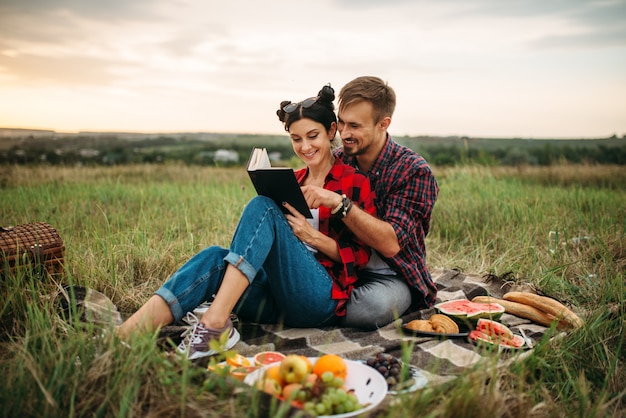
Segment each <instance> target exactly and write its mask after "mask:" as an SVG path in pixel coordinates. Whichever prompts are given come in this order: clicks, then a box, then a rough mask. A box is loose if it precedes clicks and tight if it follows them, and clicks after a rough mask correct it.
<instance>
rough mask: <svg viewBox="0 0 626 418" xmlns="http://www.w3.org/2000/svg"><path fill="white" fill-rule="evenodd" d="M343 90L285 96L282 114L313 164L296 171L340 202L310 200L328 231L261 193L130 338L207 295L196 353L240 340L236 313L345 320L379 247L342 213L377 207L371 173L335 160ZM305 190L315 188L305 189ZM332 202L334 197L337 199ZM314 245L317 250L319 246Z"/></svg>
mask: <svg viewBox="0 0 626 418" xmlns="http://www.w3.org/2000/svg"><path fill="white" fill-rule="evenodd" d="M334 99H335V92H334V90H333V89H332V87H330V85H327V86H324V87H323V88H322V90H320V92H319V94H318V96H317V97H312V98H309V99H306V100H304V101H302V102H299V103H291V102H289V101H284V102H282V103H281V106H280V109H279V110H278V111H277V112H276V113H277V115H278V118H279V120H280V121H281V122H282V123H283V124H284V128H285V130H286V131H287V132H289V135H290V137H291V142H292V146H293V150H294V152H295V153H296V155H297V156H298V157H300V158H301V159H302V161H304V163H305V164H306V168H304V169H301V170H298V171H296V178H297V179H298V182H299V183H300V185H301V186H308V187H307V188H305V189H306V190H308V189H313V190H315V189H318V188H320V189H321V188H323V189H325V190H321V191H320V190H318V193H317V195H319V194H320V193H321V194H325V195H326V196H327V197H328V196H329V194H330V196H331V197H335V200H334V202H337V204H336V205H333V207H324V206H319V205H316V203H315V202H314V201H308V200H307V203H308V204H309V206H310V207H311V208H313V211H316V210H317V211H318V216H319V230H317V229H315V228H314V227H313V226H312V225H311V224H310V223H309V222H308V221H307V219H306V218H305V217H304V216H303V215H302V214H300V213H299V212H297V211H296V210H295V209H294V208H293V207H292V206H291V205H289V204H288V203H284V206H285V207H286V208H287V209H288V211H289V213H288V214H287V215H285V214H283V212H282V211H281V210H280V208H279V207H278V206H277V205H276V204H275V203H274V202H273V201H272V200H271V199H269V198H266V197H262V196H258V197H255V198H254V199H252V200H251V201H250V202H249V203H248V205H247V206H246V207H245V209H244V211H243V214H242V215H241V219H240V220H239V224H238V225H237V229H236V230H235V234H234V236H233V240H232V242H231V246H230V248H229V249H226V248H221V247H217V246H213V247H208V248H206V249H204V250H202V251H201V252H200V253H198V254H196V255H195V256H194V257H193V258H191V259H190V260H189V261H188V262H187V263H185V264H184V265H183V266H182V267H181V268H180V269H179V270H178V271H177V272H176V273H174V274H173V275H172V276H171V277H170V279H169V280H168V281H167V282H166V283H165V284H164V285H163V286H162V287H161V288H160V289H158V290H157V292H156V293H155V294H154V295H153V296H152V297H151V298H150V299H149V300H148V302H147V303H146V304H145V305H143V306H142V307H141V308H140V309H139V310H138V311H137V312H136V313H135V314H133V315H132V316H131V317H130V318H129V319H128V320H127V321H126V322H125V323H124V324H122V325H121V326H120V327H119V329H118V334H119V335H120V336H121V337H122V338H124V337H126V336H128V335H129V334H130V333H131V332H132V331H134V330H136V329H138V328H139V329H144V330H148V331H154V330H155V329H156V328H157V327H159V326H163V325H167V324H170V323H172V322H175V321H178V320H180V319H181V318H182V317H183V316H184V315H185V314H186V313H187V312H189V311H192V310H193V309H194V308H195V307H196V306H198V305H200V304H201V303H202V302H204V301H207V300H210V299H211V298H213V300H212V303H211V305H210V306H209V308H208V309H207V311H206V312H205V313H204V314H203V315H202V317H201V318H200V320H199V322H198V323H197V324H196V325H194V327H193V328H192V330H191V333H190V334H189V335H188V337H187V338H186V339H185V341H183V342H182V343H181V345H180V346H179V351H181V352H184V353H187V355H188V356H189V358H190V359H196V358H200V357H204V356H208V355H212V354H215V351H214V350H211V349H210V348H209V342H210V341H211V340H215V339H219V337H220V335H222V334H223V333H228V341H227V343H226V345H225V347H223V348H224V349H225V350H227V349H230V348H232V346H234V345H235V344H236V343H237V341H238V340H239V334H238V332H237V330H236V329H235V328H234V327H233V324H232V322H231V320H230V313H231V312H235V313H236V314H237V315H238V316H239V317H240V318H241V319H242V320H247V321H255V322H260V323H277V322H279V321H282V322H283V323H284V324H286V325H288V326H292V327H316V326H329V325H334V324H337V323H338V321H339V318H340V317H341V316H343V315H345V304H346V302H347V301H348V299H349V297H350V292H351V290H352V288H353V286H354V283H355V282H356V280H357V275H356V270H357V269H359V268H361V267H363V266H365V265H366V264H367V262H368V260H369V255H370V250H369V248H368V247H366V246H364V245H363V244H362V243H361V242H359V241H358V240H356V239H355V237H354V236H353V235H352V233H351V232H350V231H349V230H348V229H347V228H345V226H344V225H343V222H342V221H341V218H342V217H343V216H345V214H346V213H347V212H348V211H349V210H350V208H351V207H352V205H353V204H355V205H359V207H361V208H362V209H363V210H365V211H367V212H368V213H372V214H373V213H374V212H375V209H374V202H373V195H372V193H371V191H370V184H369V181H368V179H367V178H366V177H365V176H364V175H363V174H361V173H359V172H356V170H355V169H354V168H352V167H350V166H348V165H346V164H344V163H342V162H341V161H340V160H339V159H335V158H334V156H333V154H332V151H331V142H332V141H333V139H334V137H335V134H336V132H337V117H336V115H335V113H334V105H333V100H334ZM305 197H306V193H305ZM330 201H333V199H330ZM309 248H312V249H313V251H311V250H310V249H309Z"/></svg>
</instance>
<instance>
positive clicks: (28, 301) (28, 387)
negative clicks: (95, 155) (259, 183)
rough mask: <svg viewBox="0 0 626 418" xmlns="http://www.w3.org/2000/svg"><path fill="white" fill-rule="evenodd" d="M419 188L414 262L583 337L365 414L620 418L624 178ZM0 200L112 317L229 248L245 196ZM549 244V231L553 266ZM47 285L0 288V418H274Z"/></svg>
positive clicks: (250, 397)
mask: <svg viewBox="0 0 626 418" xmlns="http://www.w3.org/2000/svg"><path fill="white" fill-rule="evenodd" d="M435 173H436V175H437V178H438V181H439V184H440V186H441V193H440V197H439V200H438V203H437V205H436V208H435V212H434V214H433V222H432V226H431V232H430V235H429V236H428V239H427V246H428V262H429V265H430V266H431V267H436V266H443V267H448V268H458V269H461V270H463V271H466V272H473V273H492V274H496V275H499V276H506V277H508V278H509V279H511V280H515V281H518V282H524V283H529V284H532V285H534V286H536V287H537V288H538V289H540V290H541V291H544V292H546V293H548V294H550V295H551V296H554V297H557V298H559V299H561V300H563V301H566V302H567V303H568V304H570V305H571V306H573V307H574V310H576V311H577V312H579V313H580V314H581V315H583V316H584V318H585V326H584V327H583V328H581V329H578V330H576V331H573V332H570V333H568V334H567V335H564V336H563V337H562V338H556V339H552V340H547V339H546V340H545V341H542V342H540V344H539V345H538V346H537V347H536V349H535V350H534V352H533V353H532V354H531V355H530V356H528V357H526V358H525V359H523V360H522V361H519V362H517V363H515V364H511V365H509V366H508V367H501V368H494V367H487V366H490V365H491V364H484V365H482V366H483V367H477V368H476V369H475V370H473V371H471V372H469V373H467V374H465V375H463V376H461V377H459V378H458V379H455V380H454V381H452V382H451V383H449V384H445V385H442V386H437V387H434V388H428V389H424V390H421V391H419V392H417V393H413V394H410V395H406V396H403V397H402V398H401V402H393V403H389V404H388V405H386V407H385V408H383V409H380V410H377V411H376V412H375V413H374V415H376V416H379V417H407V418H408V417H414V416H417V415H420V416H425V417H458V416H463V417H494V416H498V417H623V416H626V400H625V398H624V395H625V389H624V383H623V382H625V381H626V372H625V370H624V367H625V366H624V361H625V356H624V337H623V332H624V329H626V307H625V304H624V300H625V298H626V297H625V296H626V290H625V288H624V287H625V284H624V281H625V280H624V279H625V276H624V271H625V270H626V239H625V237H626V226H625V225H626V223H625V218H626V193H625V191H626V173H625V172H624V170H623V168H620V167H604V166H600V167H591V166H560V167H547V168H517V169H515V168H509V169H505V168H484V167H482V168H479V167H459V168H445V169H443V168H440V169H438V168H437V167H435ZM0 192H1V196H2V198H1V199H0V224H2V225H7V224H13V225H17V224H20V223H26V222H33V221H46V222H48V223H50V224H52V225H53V226H55V227H56V228H57V229H58V230H59V232H60V234H61V236H62V237H63V239H64V243H65V245H66V248H67V250H66V268H67V272H68V275H67V279H66V280H67V281H69V282H71V283H74V284H79V285H83V286H88V287H92V288H94V289H95V290H99V291H101V292H103V293H105V294H106V295H107V296H109V297H110V298H111V299H112V300H113V302H114V303H115V304H116V305H117V306H118V308H119V309H120V310H121V311H122V312H125V313H128V312H133V311H134V310H136V309H137V308H138V307H139V306H140V305H141V304H142V303H143V302H145V301H146V300H147V298H148V297H149V296H150V295H151V293H152V292H153V291H154V290H155V289H156V288H157V287H158V286H159V285H160V284H161V283H162V282H163V281H164V280H165V279H166V278H167V277H168V276H169V275H170V274H171V273H172V272H173V271H174V270H175V269H176V268H177V267H178V266H179V265H180V264H181V263H183V262H184V261H185V260H187V259H188V258H189V257H190V256H192V255H193V254H195V253H196V252H197V251H198V250H200V249H201V248H203V247H205V246H207V245H212V244H217V245H224V246H226V245H228V244H229V240H230V237H231V234H232V231H233V230H234V228H235V225H236V222H237V219H238V217H239V214H240V213H241V210H242V208H243V206H244V205H245V203H246V202H247V200H248V199H250V198H251V197H252V196H254V190H253V188H252V186H251V184H250V182H249V180H248V178H247V175H246V173H245V171H244V170H243V169H241V168H239V169H217V168H206V167H204V168H199V167H187V166H175V165H174V166H170V165H149V166H122V167H65V168H63V167H30V168H29V167H13V166H11V167H7V166H3V167H0ZM549 231H558V236H559V241H560V242H559V245H558V246H557V248H556V251H555V252H554V253H551V252H550V251H549V242H548V233H549ZM582 237H584V239H580V238H582ZM576 239H578V242H577V243H576V242H575V241H576ZM55 286H56V285H55V283H54V282H51V281H49V280H41V279H40V278H39V277H38V276H33V275H31V274H30V273H26V272H18V273H17V274H10V275H8V276H7V277H4V278H2V281H1V282H0V290H1V292H2V293H1V294H2V295H3V297H2V298H0V314H1V317H0V365H1V368H0V370H1V371H2V374H3V377H4V378H3V381H2V383H1V384H0V405H2V408H1V410H2V412H1V414H2V416H7V417H12V416H48V417H66V416H81V417H82V416H99V417H100V416H102V417H104V416H107V417H108V416H120V417H122V416H123V417H126V416H187V417H195V416H211V417H226V416H249V417H255V416H268V415H270V416H274V415H276V414H278V411H275V410H272V409H271V408H272V406H271V405H270V406H267V404H266V402H263V401H262V399H264V398H262V397H259V395H258V394H256V393H254V392H252V391H247V390H241V386H239V385H236V384H233V382H232V381H229V380H224V379H223V378H221V377H219V376H217V375H215V374H208V373H206V372H205V370H202V369H199V368H197V367H194V366H192V365H191V364H190V363H188V362H186V361H183V360H181V359H179V358H178V357H176V356H172V355H170V354H169V353H168V352H167V351H164V350H160V349H158V348H155V336H151V335H147V336H142V337H138V338H137V340H136V341H134V342H133V344H132V348H127V347H125V346H124V345H122V344H121V343H120V341H118V340H117V339H116V338H114V337H111V336H106V335H105V336H101V334H102V330H101V329H99V328H97V327H95V326H94V325H91V324H85V323H82V322H80V321H73V320H72V321H69V322H68V321H64V320H62V319H60V318H59V316H58V315H57V314H56V311H57V309H56V307H55V305H54V303H55V300H54V298H53V295H54V294H55V292H56V287H55ZM487 361H488V363H489V362H494V361H495V359H488V360H487ZM268 408H270V409H268Z"/></svg>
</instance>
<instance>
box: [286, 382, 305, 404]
mask: <svg viewBox="0 0 626 418" xmlns="http://www.w3.org/2000/svg"><path fill="white" fill-rule="evenodd" d="M301 388H302V384H301V383H289V384H287V385H285V387H284V388H283V397H284V398H285V399H287V400H290V401H293V400H294V399H296V393H297V392H298V391H299V390H300V389H301Z"/></svg>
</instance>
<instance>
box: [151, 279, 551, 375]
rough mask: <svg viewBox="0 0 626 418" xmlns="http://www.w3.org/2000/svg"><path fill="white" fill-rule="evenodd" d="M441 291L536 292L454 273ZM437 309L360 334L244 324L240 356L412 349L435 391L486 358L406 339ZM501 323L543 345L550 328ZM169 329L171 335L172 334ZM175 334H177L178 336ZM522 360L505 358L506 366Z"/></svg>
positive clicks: (461, 294)
mask: <svg viewBox="0 0 626 418" xmlns="http://www.w3.org/2000/svg"><path fill="white" fill-rule="evenodd" d="M431 274H432V276H433V279H434V281H435V283H436V284H437V287H438V289H439V291H438V297H437V302H441V301H447V300H453V299H470V300H471V299H472V298H474V297H475V296H480V295H492V296H494V297H497V298H501V297H502V296H503V295H504V294H505V293H506V292H509V291H513V290H515V291H532V289H530V288H529V287H524V286H519V285H514V284H513V283H511V282H508V281H507V280H506V276H505V277H496V276H493V275H478V274H466V273H462V272H459V271H456V270H450V269H443V268H439V269H435V270H434V271H432V272H431ZM433 313H435V311H434V309H433V308H431V309H427V310H422V311H416V312H411V313H408V314H406V315H404V316H403V317H402V318H399V319H398V320H396V321H394V322H393V323H391V324H388V325H387V326H385V327H382V328H379V329H377V330H374V331H363V330H359V329H355V328H336V327H329V328H287V327H284V326H279V325H261V324H250V323H243V322H240V323H239V324H238V329H239V331H240V333H241V341H240V342H239V343H238V344H237V345H236V346H235V348H234V349H235V350H237V352H238V353H239V354H242V355H244V356H249V357H251V356H253V355H254V354H256V353H258V352H261V351H267V350H272V351H280V352H282V353H284V354H291V353H294V354H302V355H306V356H309V357H316V356H319V355H321V354H325V353H333V354H339V355H341V356H342V357H344V358H346V359H352V360H362V359H366V358H367V357H369V356H371V355H374V354H376V353H379V352H385V353H389V354H391V355H394V356H396V357H401V356H402V350H403V346H406V345H407V343H413V347H412V352H411V360H410V363H411V365H412V366H413V369H414V370H417V371H418V374H419V377H420V378H421V379H422V380H424V384H425V385H426V384H427V385H429V386H432V385H437V384H441V383H445V382H447V381H449V380H452V379H454V378H455V377H456V376H458V375H459V374H461V373H462V372H463V371H465V370H468V369H470V368H472V367H473V366H474V365H475V364H477V363H478V362H479V361H481V359H482V358H483V357H484V355H485V352H484V351H482V349H481V347H478V346H476V345H474V344H472V343H470V342H468V341H467V339H466V338H464V337H460V338H449V339H439V338H433V337H421V336H414V335H413V334H409V333H406V332H405V331H404V330H403V329H402V327H401V325H402V324H406V323H407V322H408V321H411V320H413V319H428V318H429V317H430V316H431V315H432V314H433ZM500 322H502V323H503V324H505V325H507V326H509V327H510V328H511V329H512V330H513V332H516V333H519V330H520V329H523V330H524V332H525V334H526V336H527V337H529V338H530V339H531V340H534V341H538V340H539V339H540V338H541V337H542V335H543V333H544V332H545V330H546V328H545V327H543V326H540V325H537V324H533V323H531V322H530V321H528V320H525V319H521V318H518V317H515V316H512V315H508V314H503V316H502V317H501V318H500ZM168 328H170V331H169V332H168ZM175 328H177V327H166V328H165V329H164V330H163V335H164V336H165V335H168V334H169V336H170V337H171V336H172V335H173V331H175ZM178 331H179V329H178V330H176V331H175V332H178ZM515 354H518V353H517V350H515V352H513V351H512V352H504V353H502V356H501V361H507V358H510V357H511V356H513V355H515Z"/></svg>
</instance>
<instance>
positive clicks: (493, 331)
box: [468, 318, 524, 348]
mask: <svg viewBox="0 0 626 418" xmlns="http://www.w3.org/2000/svg"><path fill="white" fill-rule="evenodd" d="M468 338H469V339H470V341H473V342H483V343H487V344H490V345H496V346H501V347H505V348H522V347H523V346H524V338H522V336H521V335H516V334H513V332H512V331H511V330H510V329H509V328H507V327H506V326H505V325H503V324H501V323H499V322H496V321H491V320H489V319H483V318H481V319H479V320H478V323H477V325H476V329H474V330H472V331H470V333H469V335H468Z"/></svg>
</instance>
